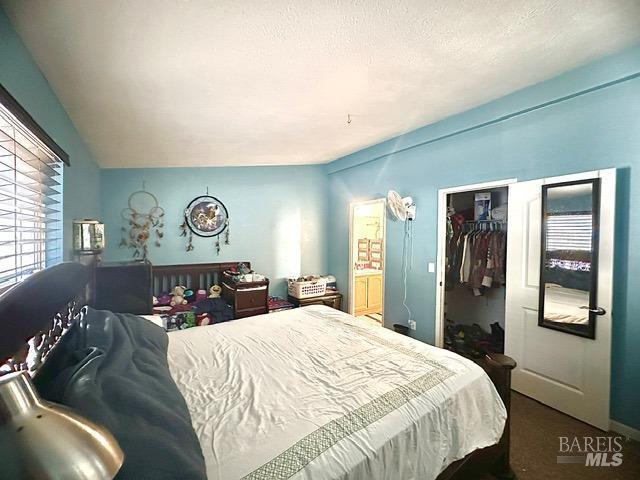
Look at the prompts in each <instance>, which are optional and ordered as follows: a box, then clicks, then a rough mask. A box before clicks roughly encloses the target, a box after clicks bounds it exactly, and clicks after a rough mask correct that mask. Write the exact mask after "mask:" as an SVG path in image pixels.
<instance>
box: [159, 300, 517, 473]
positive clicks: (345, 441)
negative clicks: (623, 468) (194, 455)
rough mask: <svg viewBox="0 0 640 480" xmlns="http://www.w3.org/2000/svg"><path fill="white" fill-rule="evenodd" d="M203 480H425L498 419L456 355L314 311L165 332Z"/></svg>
mask: <svg viewBox="0 0 640 480" xmlns="http://www.w3.org/2000/svg"><path fill="white" fill-rule="evenodd" d="M168 358H169V366H170V369H171V373H172V376H173V378H174V380H175V382H176V383H177V385H178V388H179V389H180V391H181V392H182V394H183V395H184V398H185V399H186V401H187V404H188V406H189V410H190V413H191V419H192V423H193V427H194V429H195V431H196V433H197V435H198V438H199V439H200V444H201V445H202V451H203V454H204V458H205V461H206V466H207V475H208V477H209V480H217V479H218V480H234V479H247V480H255V479H285V478H293V479H313V480H325V479H349V480H352V479H363V480H364V479H366V480H375V479H388V480H402V479H421V480H424V479H432V478H435V477H436V476H437V475H438V474H439V473H440V472H441V471H442V470H443V469H444V468H446V466H447V465H449V464H450V463H451V462H453V461H455V460H457V459H460V458H462V457H464V456H465V455H466V454H468V453H470V452H471V451H473V450H475V449H476V448H480V447H485V446H488V445H492V444H494V443H496V442H497V441H498V440H499V438H500V436H501V435H502V431H503V428H504V423H505V419H506V412H505V408H504V405H503V403H502V401H501V399H500V397H499V396H498V394H497V392H496V390H495V388H494V386H493V384H492V383H491V381H490V380H489V378H488V377H487V376H486V374H485V373H484V371H483V370H482V369H481V368H480V367H478V366H477V365H475V364H474V363H473V362H470V361H468V360H466V359H463V358H462V357H460V356H458V355H456V354H454V353H451V352H448V351H446V350H442V349H438V348H435V347H432V346H429V345H426V344H424V343H421V342H419V341H416V340H412V339H410V338H407V337H404V336H401V335H398V334H397V333H394V332H392V331H389V330H386V329H384V328H380V327H375V326H369V325H364V324H362V323H361V322H359V321H358V320H357V319H356V318H354V317H352V316H351V315H347V314H345V313H342V312H338V311H337V310H333V309H330V308H328V307H323V306H311V307H306V308H299V309H295V310H289V311H285V312H280V313H275V314H269V315H260V316H256V317H250V318H245V319H242V320H238V321H233V322H228V323H223V324H219V325H215V326H207V327H196V328H191V329H188V330H184V331H180V332H172V333H170V334H169V352H168Z"/></svg>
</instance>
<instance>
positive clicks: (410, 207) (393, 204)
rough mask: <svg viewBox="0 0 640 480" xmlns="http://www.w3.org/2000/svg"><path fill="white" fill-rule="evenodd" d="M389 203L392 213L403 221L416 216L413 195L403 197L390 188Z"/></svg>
mask: <svg viewBox="0 0 640 480" xmlns="http://www.w3.org/2000/svg"><path fill="white" fill-rule="evenodd" d="M387 205H388V207H389V211H390V212H391V214H392V215H393V216H394V217H395V218H396V219H397V220H400V221H401V222H404V221H405V220H414V219H415V218H416V204H415V203H414V202H413V198H411V197H404V198H402V197H401V196H400V194H399V193H398V192H396V191H395V190H389V193H387Z"/></svg>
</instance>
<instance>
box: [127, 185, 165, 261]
mask: <svg viewBox="0 0 640 480" xmlns="http://www.w3.org/2000/svg"><path fill="white" fill-rule="evenodd" d="M128 203H129V207H128V208H125V209H124V210H122V212H121V213H120V215H121V216H122V218H123V220H124V221H125V222H126V223H127V225H128V227H125V226H123V227H122V228H121V229H120V230H121V239H120V247H128V248H130V249H132V250H133V258H134V259H136V260H147V258H148V256H149V242H150V241H151V242H153V244H154V245H155V246H156V247H159V246H160V245H161V240H162V237H163V236H164V232H163V231H162V229H163V228H164V209H163V208H162V207H161V206H160V205H158V199H157V198H156V196H155V195H153V194H152V193H150V192H147V191H146V190H145V188H144V185H143V187H142V190H138V191H137V192H133V193H132V194H131V195H130V196H129V201H128Z"/></svg>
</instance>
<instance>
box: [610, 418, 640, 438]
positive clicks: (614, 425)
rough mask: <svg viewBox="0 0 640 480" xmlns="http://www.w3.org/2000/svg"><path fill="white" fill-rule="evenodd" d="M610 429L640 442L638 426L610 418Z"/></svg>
mask: <svg viewBox="0 0 640 480" xmlns="http://www.w3.org/2000/svg"><path fill="white" fill-rule="evenodd" d="M609 430H611V431H612V432H616V433H619V434H620V435H624V436H625V437H628V438H631V439H633V440H637V441H639V442H640V430H638V429H637V428H633V427H630V426H629V425H625V424H624V423H620V422H616V421H615V420H609Z"/></svg>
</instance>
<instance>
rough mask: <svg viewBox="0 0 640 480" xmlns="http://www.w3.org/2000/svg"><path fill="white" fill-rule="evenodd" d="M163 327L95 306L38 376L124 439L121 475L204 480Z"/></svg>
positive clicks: (53, 393) (46, 387) (57, 398)
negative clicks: (168, 359) (97, 308)
mask: <svg viewBox="0 0 640 480" xmlns="http://www.w3.org/2000/svg"><path fill="white" fill-rule="evenodd" d="M167 345H168V337H167V334H166V333H165V331H164V330H163V329H162V328H160V327H158V326H156V325H154V324H153V323H151V322H149V321H148V320H145V319H143V318H140V317H136V316H135V315H131V314H119V313H112V312H108V311H98V310H93V309H89V310H88V313H87V315H86V316H85V317H84V318H83V320H82V322H80V321H79V320H76V322H74V324H73V325H72V326H71V328H70V329H69V331H68V332H67V333H66V334H65V335H64V336H63V337H62V339H61V340H60V342H59V343H58V344H57V345H56V346H55V347H54V349H53V350H52V352H51V354H50V356H49V358H47V360H46V361H45V363H44V365H43V366H42V368H41V369H40V370H39V371H38V373H37V374H36V376H35V377H34V383H35V385H36V388H37V389H38V391H39V392H40V394H41V396H42V397H43V398H45V399H47V400H50V401H52V402H56V403H60V404H63V405H67V406H69V407H71V408H73V409H75V410H76V411H77V412H78V413H80V414H81V415H83V416H85V417H86V418H88V419H89V420H92V421H94V422H96V423H98V424H101V425H104V426H105V427H106V428H107V429H108V430H109V431H110V432H111V433H112V434H113V436H114V437H115V438H116V439H117V440H118V443H119V444H120V447H121V448H122V450H123V451H124V453H125V458H124V464H123V465H122V468H121V469H120V471H119V472H118V475H117V476H116V478H118V479H136V480H137V479H143V480H144V479H153V480H160V479H176V478H180V479H206V473H205V464H204V458H203V456H202V450H201V448H200V443H199V442H198V438H197V436H196V434H195V432H194V430H193V427H192V425H191V417H190V415H189V411H188V409H187V405H186V402H185V400H184V398H183V397H182V395H181V394H180V391H179V390H178V387H177V386H176V384H175V383H174V381H173V379H172V378H171V375H170V373H169V367H168V364H167Z"/></svg>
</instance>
